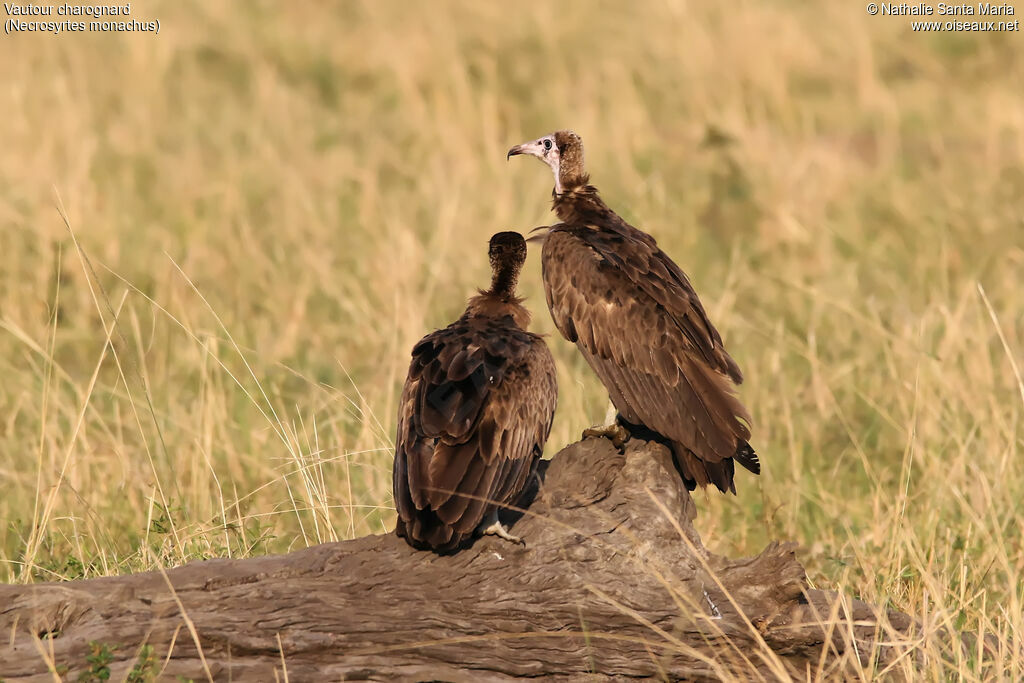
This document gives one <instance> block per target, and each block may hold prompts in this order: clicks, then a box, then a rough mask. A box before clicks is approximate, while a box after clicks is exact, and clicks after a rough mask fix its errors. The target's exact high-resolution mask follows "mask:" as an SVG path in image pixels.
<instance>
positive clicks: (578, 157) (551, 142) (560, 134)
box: [505, 130, 589, 194]
mask: <svg viewBox="0 0 1024 683" xmlns="http://www.w3.org/2000/svg"><path fill="white" fill-rule="evenodd" d="M519 154H528V155H530V156H535V157H537V158H538V159H540V160H541V161H543V162H544V163H545V164H547V165H548V167H550V168H551V172H552V173H553V174H554V176H555V194H562V193H563V192H567V191H570V190H573V189H575V188H577V187H580V186H583V185H586V184H587V181H588V180H589V178H588V176H587V173H586V169H585V168H584V165H583V140H582V139H581V138H580V136H578V135H576V133H574V132H572V131H571V130H559V131H555V132H554V133H551V134H550V135H545V136H544V137H542V138H538V139H536V140H532V141H530V142H524V143H523V144H521V145H516V146H515V147H513V148H512V149H510V150H509V151H508V155H507V156H506V157H505V158H506V159H510V158H512V157H514V156H517V155H519Z"/></svg>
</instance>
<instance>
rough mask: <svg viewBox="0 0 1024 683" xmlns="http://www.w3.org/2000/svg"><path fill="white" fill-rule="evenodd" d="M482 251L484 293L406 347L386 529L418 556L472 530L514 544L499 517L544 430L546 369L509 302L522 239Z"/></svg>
mask: <svg viewBox="0 0 1024 683" xmlns="http://www.w3.org/2000/svg"><path fill="white" fill-rule="evenodd" d="M489 252H490V259H491V268H492V271H493V275H492V280H491V287H490V289H488V290H486V291H481V292H480V293H479V295H477V296H474V297H473V298H472V299H470V300H469V305H468V306H467V307H466V312H465V313H463V314H462V317H461V318H459V319H458V320H456V321H455V322H453V323H452V324H451V325H449V326H448V327H446V328H444V329H443V330H437V331H436V332H433V333H431V334H428V335H427V336H426V337H424V338H423V339H421V340H420V341H419V343H417V344H416V345H415V346H414V347H413V349H412V363H411V364H410V365H409V375H408V377H407V378H406V380H405V388H404V389H403V391H402V398H401V404H400V405H399V408H398V436H397V439H396V446H395V464H394V472H393V474H394V494H395V506H396V507H397V508H398V526H397V528H396V529H395V531H396V533H397V534H398V535H399V536H401V537H403V538H405V539H406V540H407V541H408V542H409V543H410V544H411V545H413V546H414V547H417V548H430V549H433V550H435V551H451V550H455V549H457V548H458V547H459V546H461V545H463V544H464V543H465V542H466V541H468V540H469V539H471V537H472V535H473V533H474V532H476V531H479V532H480V533H491V534H495V535H498V536H501V537H502V538H506V539H508V540H512V541H516V542H518V541H519V539H517V538H515V537H514V536H511V535H509V534H508V533H507V532H506V531H505V529H504V527H502V525H501V524H500V523H499V522H498V519H497V513H498V509H499V508H501V507H502V506H505V505H510V504H514V503H515V502H516V500H517V499H518V498H519V496H520V494H521V493H522V491H523V489H524V488H525V486H526V484H527V481H528V479H529V477H530V475H531V474H532V473H533V472H534V470H535V468H536V465H537V461H538V460H539V459H540V456H541V452H542V451H543V449H544V442H545V441H547V438H548V434H549V433H550V432H551V420H552V417H553V416H554V413H555V401H556V399H557V395H558V387H557V384H556V380H555V363H554V360H553V359H552V357H551V352H550V351H548V348H547V345H546V344H545V343H544V340H543V339H542V338H541V337H539V336H538V335H536V334H531V333H530V332H527V331H526V326H527V325H528V324H529V321H530V314H529V312H528V311H527V310H526V308H524V307H523V306H522V299H519V298H517V297H516V295H515V287H516V281H517V280H518V277H519V271H520V269H521V268H522V265H523V262H524V260H525V259H526V241H525V240H524V239H523V236H522V235H520V234H519V233H517V232H500V233H498V234H496V235H494V237H492V238H491V241H490V249H489Z"/></svg>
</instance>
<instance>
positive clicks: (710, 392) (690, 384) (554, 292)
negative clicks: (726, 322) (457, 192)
mask: <svg viewBox="0 0 1024 683" xmlns="http://www.w3.org/2000/svg"><path fill="white" fill-rule="evenodd" d="M615 238H621V239H623V240H628V238H627V237H622V236H620V235H611V236H608V235H607V234H603V235H602V234H598V233H597V231H593V230H589V229H587V228H585V227H572V226H556V227H555V228H554V229H552V230H551V232H550V233H549V234H548V235H547V237H546V239H545V244H544V251H543V256H542V262H543V268H544V288H545V294H546V296H547V301H548V307H549V308H550V310H551V314H552V317H553V318H554V321H555V325H556V326H557V327H558V329H559V331H560V332H561V333H562V334H563V335H564V336H565V337H566V338H567V339H568V340H569V341H572V342H574V343H576V344H577V345H578V346H579V347H580V349H581V351H582V352H583V354H584V356H585V357H586V358H587V361H588V362H589V363H590V365H591V367H592V368H593V369H594V371H595V372H596V373H597V374H598V376H599V377H600V378H601V380H602V382H603V383H604V385H605V386H606V387H607V388H608V391H609V394H610V395H611V398H612V401H613V403H615V406H616V408H618V410H619V411H620V412H621V413H622V414H623V417H625V418H626V419H627V420H629V421H630V422H633V423H636V424H643V425H646V426H647V427H649V428H650V429H653V430H655V431H657V432H659V433H660V434H662V435H664V436H666V437H669V438H670V439H672V440H674V441H678V442H679V443H681V444H683V445H684V446H685V447H686V448H688V449H690V450H691V451H692V452H693V453H694V454H695V455H696V456H697V457H698V458H700V459H702V460H705V461H707V462H711V463H717V462H719V461H721V460H722V459H723V458H727V457H730V456H732V455H733V454H734V453H735V451H736V448H737V439H743V440H746V439H748V438H749V437H750V432H749V429H748V427H747V423H748V422H749V417H748V415H747V413H746V411H745V410H744V408H743V406H742V405H741V404H740V402H739V401H738V400H737V399H736V397H735V396H734V395H733V393H732V383H731V382H730V379H729V377H728V373H727V372H726V371H725V369H723V368H722V367H721V366H720V365H719V364H718V363H716V362H714V361H711V362H709V358H710V359H713V358H714V351H715V349H716V348H720V347H721V345H720V341H719V342H717V343H716V338H717V332H714V328H713V327H711V326H710V323H706V324H705V321H706V316H703V309H702V308H697V307H695V306H694V304H693V301H696V295H693V299H692V300H688V294H687V293H686V289H685V288H683V287H681V286H680V285H679V283H678V281H677V280H676V278H675V277H674V276H673V274H672V272H671V269H669V268H668V267H667V266H666V265H665V263H664V262H663V261H662V260H660V259H658V258H652V254H653V253H654V252H652V250H651V248H650V247H649V246H648V245H645V244H642V243H636V242H634V241H630V243H629V244H621V245H616V244H610V243H609V244H603V243H600V242H599V243H598V244H597V246H596V247H595V246H594V244H592V241H593V240H594V239H598V240H609V241H611V240H614V239H615ZM655 249H656V247H655ZM659 253H660V250H659ZM665 258H666V259H667V257H665ZM687 284H688V283H687ZM691 291H692V290H691ZM698 304H699V302H698ZM723 353H724V351H723ZM730 360H731V359H730Z"/></svg>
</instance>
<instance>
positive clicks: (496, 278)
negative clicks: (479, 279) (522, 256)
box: [466, 262, 530, 330]
mask: <svg viewBox="0 0 1024 683" xmlns="http://www.w3.org/2000/svg"><path fill="white" fill-rule="evenodd" d="M521 268H522V264H521V263H510V262H505V263H499V264H498V266H497V267H496V268H495V269H494V272H493V274H492V275H491V288H490V289H488V290H481V291H480V293H479V294H478V295H477V296H474V297H473V298H472V299H470V300H469V308H467V309H466V312H467V313H469V314H470V315H478V316H486V317H488V318H503V317H505V316H511V317H512V319H513V320H514V321H515V323H516V325H518V326H519V327H521V328H522V329H524V330H525V329H526V326H527V325H529V324H530V313H529V311H527V310H526V308H525V307H524V306H523V305H522V303H523V300H522V299H520V298H519V297H517V296H516V283H517V282H518V281H519V271H520V269H521Z"/></svg>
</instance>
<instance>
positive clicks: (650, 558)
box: [0, 439, 914, 682]
mask: <svg viewBox="0 0 1024 683" xmlns="http://www.w3.org/2000/svg"><path fill="white" fill-rule="evenodd" d="M694 514H695V510H694V506H693V502H692V501H691V499H690V495H689V493H688V492H687V491H686V489H685V487H683V486H682V483H681V481H680V477H679V475H678V474H677V473H676V472H675V470H674V468H673V465H672V463H671V457H670V455H669V454H668V451H667V450H666V449H665V448H664V447H663V446H661V445H658V444H655V443H649V442H644V441H639V440H636V439H634V440H632V441H630V442H629V443H628V444H627V446H626V449H625V453H621V452H619V451H617V450H616V449H615V448H614V447H613V446H612V445H611V443H610V442H609V441H607V440H605V439H587V440H585V441H581V442H578V443H575V444H572V445H570V446H568V447H566V448H565V449H563V450H562V451H561V452H559V453H558V454H557V455H556V456H555V457H554V458H553V459H552V461H551V462H550V463H549V466H548V467H547V468H546V474H545V479H544V484H543V486H542V487H541V489H540V492H539V493H538V494H537V497H536V499H535V500H534V501H533V503H532V505H530V507H529V508H528V509H527V511H526V513H525V514H524V515H523V516H522V517H521V518H520V519H519V520H518V521H516V522H515V526H514V528H513V529H512V530H513V532H514V533H516V534H517V535H520V536H522V537H523V539H524V540H525V542H526V544H527V545H526V546H525V547H522V546H516V545H513V544H510V543H508V542H506V541H502V540H501V539H497V538H493V537H486V538H482V539H480V540H478V541H477V542H476V543H475V544H474V545H473V546H472V547H471V548H469V549H466V550H463V551H461V552H459V553H456V554H454V555H446V556H439V555H435V554H433V553H429V552H422V551H415V550H413V549H411V548H410V547H408V546H407V545H406V544H405V543H404V542H403V541H402V540H400V539H398V538H397V537H396V536H394V535H393V534H387V535H379V536H368V537H364V538H358V539H355V540H351V541H344V542H340V543H328V544H324V545H319V546H315V547H312V548H308V549H305V550H300V551H297V552H293V553H290V554H288V555H280V556H269V557H258V558H249V559H242V560H209V561H199V562H192V563H189V564H187V565H185V566H182V567H178V568H176V569H170V570H168V571H167V572H166V573H160V572H148V573H144V574H135V575H130V576H119V577H108V578H101V579H90V580H85V581H74V582H67V583H46V584H35V585H29V586H0V637H2V640H0V678H2V679H4V680H6V681H9V682H13V681H51V680H55V678H54V676H53V674H52V673H51V672H50V668H49V667H50V666H57V667H67V668H68V669H67V680H75V678H76V677H77V676H78V674H79V673H80V672H81V671H82V670H83V669H85V668H86V667H87V666H88V665H87V664H86V656H87V655H88V652H89V642H90V641H98V642H100V643H103V644H106V645H109V646H114V645H116V646H118V647H117V649H116V650H115V651H114V653H113V654H114V661H113V662H112V663H111V665H110V666H111V669H112V677H111V679H112V680H123V679H124V678H125V676H126V675H127V673H128V671H129V670H130V669H131V668H132V666H133V665H134V663H135V658H136V655H137V653H138V651H139V647H140V646H141V645H142V644H144V643H148V644H150V645H152V646H153V648H154V654H155V656H156V660H157V664H156V670H157V671H161V672H162V674H161V680H162V679H163V678H167V679H169V680H174V677H175V676H184V677H187V678H192V679H195V680H206V679H208V678H212V679H214V680H235V681H246V680H254V681H272V680H275V677H276V678H277V679H279V680H284V675H285V674H284V671H285V669H286V670H287V676H288V680H290V681H307V680H308V681H325V680H396V679H397V680H448V681H486V680H495V681H500V680H506V679H509V678H514V677H545V678H546V679H555V680H558V679H562V680H582V679H583V678H585V679H586V680H603V679H605V678H629V677H650V676H655V677H661V678H687V679H719V678H731V677H749V676H750V675H751V674H754V672H755V671H757V672H760V674H761V675H763V676H767V677H769V678H776V677H786V676H792V677H797V678H801V679H802V678H804V677H805V676H806V674H807V671H809V670H810V671H818V670H819V667H826V668H825V669H824V670H822V672H823V673H826V674H827V673H832V674H840V675H841V673H842V672H840V671H837V670H836V668H835V667H849V666H856V665H857V663H858V662H859V663H860V664H861V665H867V664H869V663H871V661H872V660H873V661H874V662H876V663H878V662H881V663H884V662H886V661H891V660H892V659H893V658H895V657H898V656H900V655H901V654H902V653H903V650H901V649H900V648H898V647H896V646H893V645H885V644H879V643H881V642H883V641H884V642H890V643H891V642H892V641H893V640H894V636H895V635H897V634H899V633H905V632H906V631H908V630H910V629H912V628H913V627H914V625H913V624H912V622H911V620H910V619H909V618H908V617H907V616H906V615H903V614H899V613H896V612H889V613H888V614H882V615H881V616H879V611H878V610H876V609H875V608H872V607H871V606H869V605H867V604H865V603H862V602H859V601H856V600H853V599H850V598H843V597H842V596H838V595H836V594H832V593H826V592H823V591H816V590H810V589H808V587H807V584H806V578H805V575H804V570H803V568H802V567H801V566H800V564H799V563H798V562H797V560H796V557H795V551H794V547H793V546H792V545H785V544H778V543H773V544H771V545H769V546H768V547H767V548H766V549H765V550H764V551H763V552H762V553H761V554H760V555H758V556H757V557H755V558H746V559H740V560H730V559H728V558H724V557H719V556H715V555H712V554H710V553H708V552H707V551H706V550H705V549H704V547H703V545H702V544H701V541H700V538H699V537H698V535H697V533H696V531H695V530H694V528H693V526H692V523H691V522H692V519H693V516H694ZM171 587H173V590H172V589H171ZM837 615H839V617H840V620H841V622H842V624H841V626H839V627H836V626H834V625H833V626H831V627H830V626H829V625H828V623H825V622H828V621H830V620H831V621H833V622H834V621H835V620H836V616H837ZM851 624H853V625H851ZM904 637H905V636H904ZM823 648H824V649H825V650H826V651H827V654H828V656H826V657H822V651H823ZM843 653H849V654H848V656H843ZM858 658H859V659H858ZM846 673H847V674H849V673H850V672H848V671H847V672H846Z"/></svg>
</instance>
